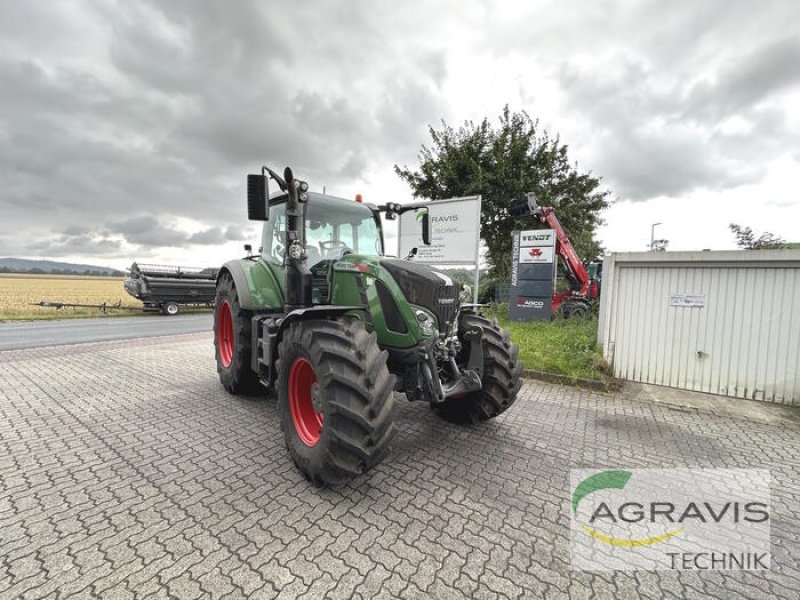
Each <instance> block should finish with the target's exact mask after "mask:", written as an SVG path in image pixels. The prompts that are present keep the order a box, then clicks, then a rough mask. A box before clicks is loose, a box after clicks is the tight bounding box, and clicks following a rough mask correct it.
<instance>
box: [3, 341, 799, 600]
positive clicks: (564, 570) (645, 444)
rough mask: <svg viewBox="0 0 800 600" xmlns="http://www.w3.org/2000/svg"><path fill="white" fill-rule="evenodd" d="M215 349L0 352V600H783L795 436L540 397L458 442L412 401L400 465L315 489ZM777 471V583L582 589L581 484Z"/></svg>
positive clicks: (527, 394)
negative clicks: (617, 474)
mask: <svg viewBox="0 0 800 600" xmlns="http://www.w3.org/2000/svg"><path fill="white" fill-rule="evenodd" d="M212 354H213V352H212V349H211V344H210V340H209V335H208V334H207V333H204V334H195V335H188V336H179V337H171V338H160V339H149V340H137V341H126V342H107V343H103V344H97V345H81V346H69V347H67V346H62V347H58V348H44V349H36V350H23V351H13V352H4V353H0V548H1V549H2V552H0V598H17V597H24V598H34V597H45V596H51V597H56V596H70V595H76V596H83V597H89V596H97V597H102V598H125V597H131V596H148V595H153V596H155V597H159V596H160V597H168V596H169V597H175V598H193V597H211V598H215V597H229V598H240V597H244V596H251V597H256V598H257V597H264V598H269V597H277V596H278V594H279V593H280V595H281V597H282V598H290V597H294V596H303V595H304V596H305V597H308V598H321V597H326V596H329V597H338V598H351V597H356V598H364V599H371V598H376V597H408V598H425V597H432V598H449V597H453V598H456V597H464V596H467V597H475V598H519V597H524V598H538V597H546V598H564V597H573V598H590V597H591V598H636V597H642V598H653V599H656V598H663V597H670V598H684V597H689V598H700V597H709V596H710V597H715V598H719V599H728V598H737V597H745V598H776V597H780V598H792V599H793V600H796V599H797V597H798V593H800V566H799V565H798V561H800V545H799V543H798V530H799V529H800V526H799V525H798V523H800V520H799V519H798V517H800V499H799V498H800V469H798V466H800V460H799V459H800V425H798V424H796V423H793V422H792V421H784V422H781V423H759V422H752V421H749V420H745V419H742V418H736V417H735V416H719V415H715V414H710V413H697V412H685V411H678V410H672V409H670V408H669V407H666V406H659V405H655V404H652V403H645V402H638V401H636V400H635V399H630V398H626V397H624V396H621V395H604V394H595V393H591V392H587V391H584V390H579V389H574V388H569V387H559V386H556V385H551V384H541V383H534V382H528V383H526V385H525V386H524V387H523V390H522V393H521V398H520V400H519V401H518V403H517V405H516V406H515V407H514V409H512V410H511V411H509V413H507V414H506V415H504V416H503V417H501V418H499V419H497V420H496V421H495V422H492V423H489V424H485V425H483V426H480V427H475V428H466V429H465V428H460V427H457V426H454V425H450V424H447V423H444V422H442V421H440V420H438V419H437V418H436V417H435V415H433V414H432V413H431V411H430V410H428V408H427V407H426V406H422V405H412V404H408V403H405V402H403V403H402V404H401V410H400V413H399V420H400V422H399V434H398V436H397V437H396V438H395V443H394V449H393V453H392V454H391V455H390V457H389V458H388V459H387V460H386V461H385V462H384V463H383V464H382V465H381V466H380V467H379V468H377V469H376V470H375V471H373V472H372V474H371V475H370V476H365V477H362V478H360V479H359V480H357V481H355V482H353V483H352V484H351V485H348V486H346V487H343V488H339V489H334V490H321V491H320V490H316V489H314V488H312V487H310V486H309V484H308V483H306V481H305V480H304V479H303V478H302V477H301V476H300V475H299V474H298V472H297V471H296V470H295V468H294V466H293V465H292V464H291V463H290V461H289V458H288V456H287V454H286V452H285V450H284V448H283V440H282V435H281V432H280V428H279V425H278V418H277V415H276V408H275V403H274V400H272V399H269V398H268V399H256V398H237V397H232V396H229V395H227V394H226V393H225V392H224V391H223V390H222V388H221V386H220V385H219V384H218V381H217V376H216V372H215V369H214V365H213V355H212ZM604 466H610V467H683V466H703V467H753V466H759V467H767V468H769V469H770V470H771V474H772V493H773V497H772V498H773V517H772V533H773V546H772V549H773V559H772V564H773V568H772V570H771V571H769V572H765V573H757V572H748V573H745V572H727V573H723V572H719V571H717V572H708V571H704V572H681V573H677V572H666V571H660V572H632V573H628V572H612V573H601V572H597V573H589V572H578V571H570V566H569V544H568V535H569V532H568V522H569V520H568V519H569V517H568V514H569V513H568V505H569V503H568V492H569V490H568V481H569V468H570V467H604Z"/></svg>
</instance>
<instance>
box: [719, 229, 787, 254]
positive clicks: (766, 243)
mask: <svg viewBox="0 0 800 600" xmlns="http://www.w3.org/2000/svg"><path fill="white" fill-rule="evenodd" d="M728 227H729V228H730V230H731V231H732V232H733V235H734V236H735V237H736V245H737V246H739V248H742V249H743V250H780V249H781V248H786V242H785V241H784V240H783V239H782V238H780V237H778V236H776V235H773V234H771V233H770V232H768V231H765V232H764V233H762V234H761V235H760V236H758V237H756V234H755V233H753V230H752V229H750V228H749V227H742V226H740V225H737V224H736V223H731V224H730V225H728Z"/></svg>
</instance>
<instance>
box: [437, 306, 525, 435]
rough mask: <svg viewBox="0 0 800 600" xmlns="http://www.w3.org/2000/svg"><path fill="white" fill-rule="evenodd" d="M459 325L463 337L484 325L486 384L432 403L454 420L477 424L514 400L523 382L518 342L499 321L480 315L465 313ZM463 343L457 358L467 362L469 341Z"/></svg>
mask: <svg viewBox="0 0 800 600" xmlns="http://www.w3.org/2000/svg"><path fill="white" fill-rule="evenodd" d="M458 325H459V327H458V337H459V339H462V340H463V338H464V332H465V331H467V330H468V329H470V328H472V327H475V326H476V325H478V326H480V327H481V328H482V329H483V379H482V381H483V388H482V389H481V390H479V391H477V392H470V393H468V394H464V395H463V396H461V397H459V398H452V399H450V400H445V401H444V402H443V403H441V404H434V405H432V406H433V408H434V410H435V411H436V412H437V413H438V414H439V415H440V416H441V417H442V418H443V419H445V420H447V421H450V422H452V423H473V424H474V423H479V422H481V421H486V420H488V419H493V418H494V417H496V416H498V415H500V414H502V413H504V412H505V411H507V410H508V409H509V408H510V407H511V405H512V404H514V402H515V401H516V399H517V393H518V392H519V388H520V387H521V386H522V380H521V376H522V369H523V365H522V363H521V362H520V360H519V346H517V344H514V343H512V342H511V338H510V336H509V333H508V331H506V330H505V329H501V328H500V326H499V325H498V324H497V321H494V320H492V321H490V320H489V319H486V318H485V317H482V316H480V315H477V314H473V313H464V314H462V315H461V319H460V321H459V324H458ZM462 343H463V346H462V349H461V352H460V353H459V356H458V358H457V361H458V363H459V364H461V365H464V364H466V361H467V357H468V356H469V342H462Z"/></svg>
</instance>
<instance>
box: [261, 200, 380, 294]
mask: <svg viewBox="0 0 800 600" xmlns="http://www.w3.org/2000/svg"><path fill="white" fill-rule="evenodd" d="M287 200H288V195H287V194H281V195H278V196H276V197H274V198H272V199H270V201H269V205H270V209H269V221H265V222H264V226H263V230H262V235H261V258H262V259H263V260H264V261H265V262H267V263H269V264H270V265H271V267H272V268H275V269H280V270H281V271H280V275H279V279H281V280H282V279H283V277H284V275H283V272H282V270H283V268H284V265H285V260H286V229H287V224H288V221H287V215H286V204H287ZM302 209H303V211H304V213H305V215H304V219H303V220H304V223H305V227H304V228H303V229H302V230H301V231H302V232H303V233H304V234H305V240H304V243H303V246H304V248H305V251H306V259H305V260H306V265H307V266H308V269H309V270H310V271H311V276H312V293H311V297H312V302H313V303H314V304H328V303H329V302H330V282H331V277H332V273H333V271H332V269H333V265H334V264H335V263H336V262H337V261H339V260H340V259H342V258H343V257H345V256H348V255H367V256H383V230H382V228H381V222H380V217H379V216H378V213H377V212H376V211H375V210H374V209H373V208H372V207H371V206H370V205H368V204H362V203H360V202H354V201H352V200H345V199H344V198H338V197H336V196H329V195H325V194H318V193H314V192H309V193H308V200H306V202H304V203H303V205H302Z"/></svg>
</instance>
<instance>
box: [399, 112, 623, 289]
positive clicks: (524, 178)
mask: <svg viewBox="0 0 800 600" xmlns="http://www.w3.org/2000/svg"><path fill="white" fill-rule="evenodd" d="M429 131H430V135H431V144H430V145H423V146H422V149H421V150H420V154H419V161H420V166H419V169H418V170H412V169H410V168H408V167H407V166H404V167H403V168H400V167H399V166H397V165H395V172H396V173H397V174H398V175H399V176H400V177H401V178H402V179H403V180H405V181H406V182H407V183H408V184H409V185H410V186H411V189H412V191H413V194H414V196H415V197H418V198H430V199H431V200H441V199H444V198H452V197H456V196H470V195H477V194H480V195H481V196H482V197H483V205H482V210H481V237H482V238H483V240H484V242H485V243H486V246H487V248H488V253H487V262H488V263H489V266H490V267H491V269H492V274H493V275H494V277H496V278H497V279H498V280H506V281H507V280H508V279H510V269H511V232H512V231H513V230H514V229H532V228H534V223H533V221H532V219H531V218H530V217H528V218H524V217H523V218H512V217H509V207H510V205H511V204H512V203H513V202H515V201H517V200H519V199H520V198H521V197H523V196H524V194H525V193H526V192H535V193H536V194H537V196H538V198H539V200H540V203H541V204H542V205H547V206H553V207H554V208H555V209H556V211H557V214H558V218H559V221H560V222H561V224H562V226H563V227H564V229H565V230H566V231H567V233H568V234H569V236H570V239H571V240H572V243H573V245H574V246H575V249H576V251H577V252H578V254H579V255H580V256H581V257H582V258H583V259H584V260H592V259H595V258H596V257H598V256H601V255H602V254H603V249H602V247H601V246H600V244H599V243H598V242H597V241H596V239H595V237H594V234H595V230H596V228H597V226H598V225H599V224H600V223H601V219H600V215H599V213H600V211H601V210H602V209H603V208H605V207H606V206H608V200H607V197H608V195H609V192H608V191H601V190H600V189H599V187H600V179H599V178H597V177H593V176H592V175H591V173H582V172H580V171H579V170H578V168H577V165H576V164H574V163H571V162H570V161H569V158H568V156H567V146H566V145H564V144H561V143H560V141H559V138H558V137H555V138H551V137H550V136H549V134H548V133H547V131H544V130H542V131H540V129H539V123H538V121H534V120H532V119H531V118H530V117H529V116H528V114H527V113H525V112H520V113H516V112H515V113H512V112H511V111H510V110H509V108H508V106H506V107H505V108H504V109H503V112H502V114H501V115H500V118H499V123H498V124H497V126H496V127H493V126H492V125H491V124H490V122H489V120H488V119H484V120H483V121H481V122H480V123H478V124H475V123H473V122H471V121H468V122H466V123H464V125H462V126H461V127H459V128H458V129H454V128H453V127H450V126H449V125H447V124H446V123H445V122H444V121H443V122H442V128H441V129H439V130H437V129H434V128H433V127H430V128H429Z"/></svg>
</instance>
